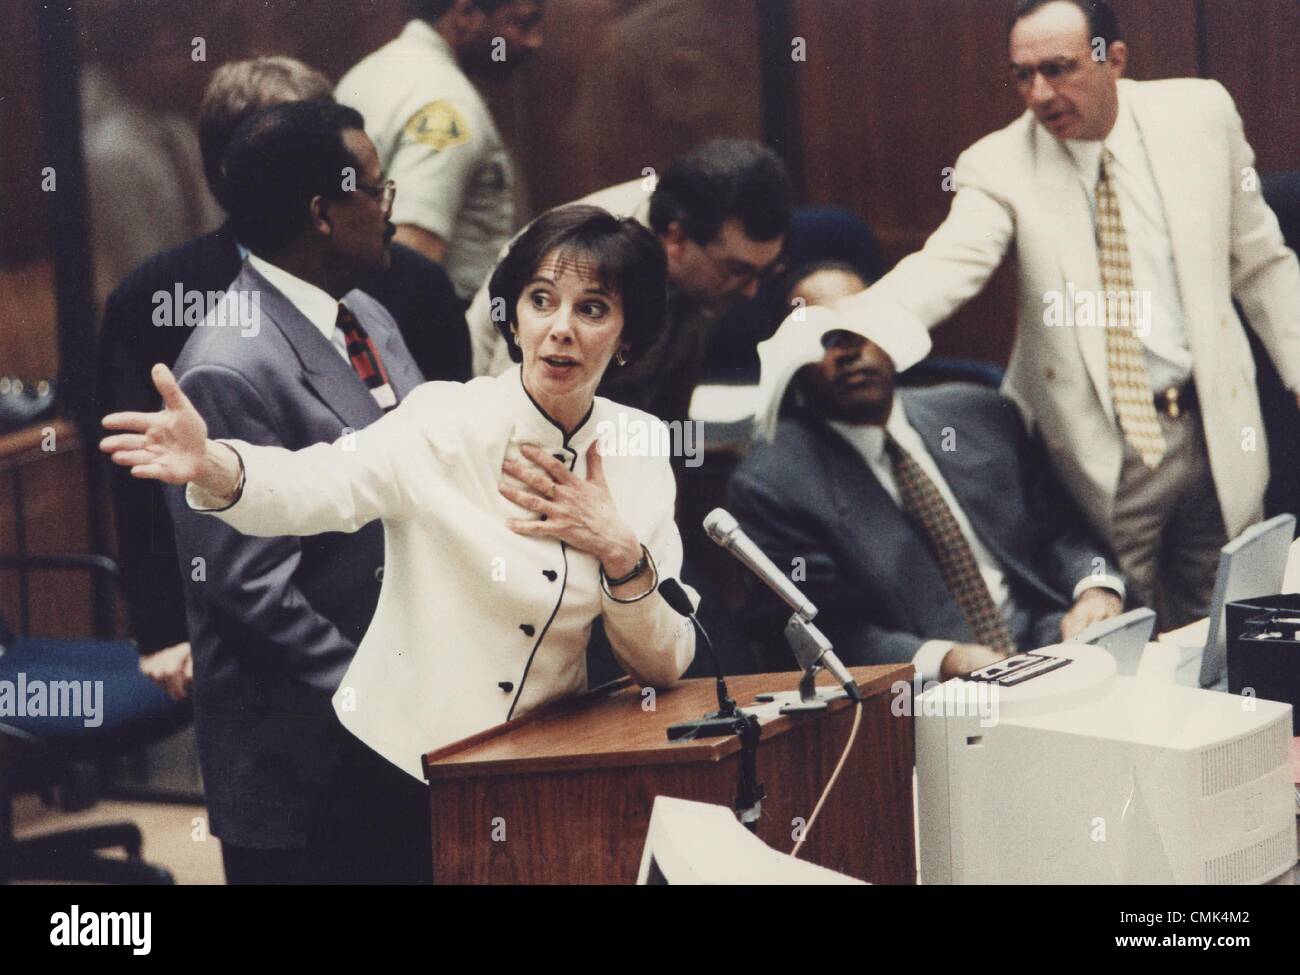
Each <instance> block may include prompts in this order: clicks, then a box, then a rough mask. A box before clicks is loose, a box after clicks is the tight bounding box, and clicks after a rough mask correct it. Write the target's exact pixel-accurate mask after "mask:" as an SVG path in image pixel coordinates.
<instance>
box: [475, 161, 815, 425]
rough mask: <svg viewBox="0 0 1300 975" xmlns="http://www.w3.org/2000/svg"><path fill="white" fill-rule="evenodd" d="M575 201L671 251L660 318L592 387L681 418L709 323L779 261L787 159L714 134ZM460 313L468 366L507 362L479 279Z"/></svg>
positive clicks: (785, 223)
mask: <svg viewBox="0 0 1300 975" xmlns="http://www.w3.org/2000/svg"><path fill="white" fill-rule="evenodd" d="M578 202H580V203H587V204H592V205H594V206H600V207H604V208H605V209H606V210H608V211H609V212H610V213H613V214H614V215H615V216H621V217H632V218H633V219H635V220H638V221H639V222H640V223H642V224H644V225H645V226H647V227H649V228H650V229H651V230H653V231H654V233H655V236H656V237H658V238H659V241H660V243H661V244H662V245H663V249H664V256H665V257H666V258H667V260H668V322H667V326H666V327H665V329H664V331H663V333H662V334H661V336H660V338H659V340H658V341H657V342H656V343H655V345H654V346H653V347H652V348H651V349H649V350H648V351H647V352H646V353H645V354H644V355H642V356H640V357H639V358H638V359H637V361H636V362H635V363H632V364H630V365H628V366H626V367H618V366H611V367H610V369H609V371H608V372H607V373H606V374H605V378H604V380H603V381H602V382H601V387H600V390H599V394H600V395H601V396H607V397H609V398H610V399H613V400H615V401H616V402H619V403H625V404H627V405H630V406H635V407H637V408H638V409H642V410H645V411H647V412H649V413H652V414H654V415H655V416H657V417H660V418H661V419H664V420H678V419H686V417H687V411H688V409H689V407H690V402H691V394H692V393H693V392H694V391H695V385H696V383H697V382H698V381H699V376H700V371H701V369H702V367H703V362H704V355H705V351H706V342H707V339H708V336H709V331H710V329H711V327H712V325H713V323H714V322H716V321H717V319H718V316H719V315H720V314H721V313H722V312H723V311H725V310H726V309H727V308H729V307H730V306H731V305H732V304H733V303H734V302H736V301H737V300H739V299H740V298H752V297H753V296H754V295H755V294H757V292H758V286H759V282H760V281H761V280H762V279H763V278H765V277H768V276H771V275H773V274H774V273H777V272H779V270H780V262H781V259H782V256H783V252H784V247H785V238H786V234H787V232H788V230H789V226H790V186H789V182H788V180H787V178H786V173H785V166H784V164H783V163H782V162H781V160H780V158H779V157H778V156H777V155H776V154H775V153H774V152H772V150H770V149H767V148H765V147H764V146H761V145H759V144H758V143H756V142H750V141H748V140H744V139H714V140H711V141H709V142H706V143H704V144H703V145H701V146H698V147H697V148H695V149H693V150H691V151H690V152H688V153H686V154H685V155H683V156H681V157H679V158H678V159H676V160H674V161H673V163H672V164H671V165H670V166H669V167H668V169H667V170H666V171H665V172H664V174H663V177H662V178H661V179H659V180H658V181H656V180H655V177H654V175H653V174H651V175H648V176H646V177H645V178H639V179H635V180H631V181H630V182H627V183H621V184H619V185H617V186H612V187H608V188H606V189H604V190H600V191H599V192H597V193H593V194H591V195H590V196H587V197H584V198H583V199H582V200H580V201H578ZM466 318H467V320H468V322H469V329H470V335H471V339H472V341H473V343H474V372H475V374H476V375H484V374H488V375H496V374H497V373H499V372H501V371H503V370H504V369H505V368H507V367H508V366H509V365H510V356H509V353H508V352H507V350H506V347H505V342H504V341H503V340H502V338H501V333H500V331H499V330H498V329H497V327H496V325H495V324H494V318H493V314H492V309H491V307H490V300H489V298H488V294H487V284H486V283H484V285H483V287H482V288H481V289H480V290H479V293H478V294H477V295H476V296H475V298H474V301H473V303H472V304H471V306H470V309H469V311H468V312H467V314H466Z"/></svg>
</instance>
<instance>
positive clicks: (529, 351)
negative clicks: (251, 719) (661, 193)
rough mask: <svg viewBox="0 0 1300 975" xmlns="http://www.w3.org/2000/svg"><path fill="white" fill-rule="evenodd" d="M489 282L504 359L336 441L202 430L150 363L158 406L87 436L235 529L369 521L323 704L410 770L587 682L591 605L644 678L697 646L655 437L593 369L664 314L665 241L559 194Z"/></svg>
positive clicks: (163, 371) (622, 352)
mask: <svg viewBox="0 0 1300 975" xmlns="http://www.w3.org/2000/svg"><path fill="white" fill-rule="evenodd" d="M491 293H492V297H493V308H494V311H495V310H498V309H499V311H500V314H499V315H498V316H497V317H498V320H499V323H500V326H501V328H502V330H503V331H504V332H506V333H507V339H508V340H509V341H510V342H511V353H512V357H513V358H515V361H516V362H519V363H520V365H518V366H517V367H515V368H513V369H510V370H508V371H507V372H505V373H503V374H502V375H500V376H498V377H496V378H479V379H475V380H473V381H472V382H470V383H467V384H458V383H445V382H436V383H426V384H425V385H423V386H420V387H418V388H417V389H416V390H415V391H413V392H412V393H411V394H410V395H409V396H408V397H407V398H406V399H405V400H404V401H403V402H402V403H401V404H400V405H399V406H398V407H397V408H396V409H394V410H392V411H391V412H390V413H389V414H388V415H387V416H385V417H383V418H382V419H381V420H379V421H377V422H376V423H374V424H373V425H371V426H370V427H368V428H366V429H365V430H362V431H360V432H358V433H355V434H348V435H346V436H344V437H342V438H340V439H339V440H337V441H335V442H334V443H333V444H325V443H321V444H316V445H314V446H312V447H308V448H306V449H304V450H298V451H289V450H285V449H283V448H280V447H258V446H254V445H251V444H247V443H244V442H242V441H230V442H226V441H211V440H208V439H207V428H206V425H205V424H204V421H203V419H202V417H200V416H199V414H198V413H197V411H195V409H194V407H193V406H192V405H191V404H190V403H189V401H188V399H187V398H186V397H185V394H184V393H183V392H181V390H180V388H179V387H178V386H177V384H176V382H175V380H174V378H173V377H172V375H171V373H170V372H169V371H168V370H167V368H166V367H165V366H163V365H158V366H155V367H154V382H155V384H156V385H157V387H158V390H159V392H160V393H161V394H162V396H163V402H164V409H163V411H162V412H160V413H152V414H142V413H119V414H113V415H111V416H108V417H105V419H104V426H105V427H107V428H108V429H110V430H115V431H120V432H118V433H116V434H114V435H112V436H109V437H107V438H105V440H104V441H103V443H102V447H103V449H104V450H105V451H106V452H107V453H110V454H111V455H112V459H113V461H114V463H117V464H122V465H126V466H129V467H131V468H132V474H133V475H135V476H137V477H148V478H156V479H158V480H161V481H165V482H168V483H171V484H186V485H188V486H187V489H186V499H187V502H188V503H189V504H190V506H191V507H192V508H195V509H196V510H204V511H210V512H211V513H212V514H213V515H214V516H215V517H218V518H221V519H223V520H224V521H226V522H227V523H228V524H230V525H231V526H233V527H234V528H236V529H238V530H239V531H241V532H244V533H246V534H252V535H288V534H293V535H313V534H317V533H320V532H329V531H355V530H357V529H358V528H360V527H361V526H362V525H364V524H366V523H367V522H369V521H372V520H374V519H376V518H379V519H382V520H383V524H384V532H385V549H386V556H385V569H384V578H383V586H382V590H381V593H380V597H379V605H378V608H377V609H376V611H375V616H374V619H373V620H372V621H371V624H370V628H369V629H368V630H367V632H366V635H365V638H364V639H363V640H362V641H361V645H360V647H359V648H358V650H357V654H356V657H355V658H354V659H353V662H352V664H351V666H350V668H349V669H348V672H347V674H346V675H345V676H344V678H343V682H342V684H341V685H340V687H339V689H338V691H337V692H336V694H335V696H334V706H335V709H336V711H337V712H338V715H339V719H340V720H341V721H342V723H343V724H344V725H345V726H346V727H347V728H348V729H349V730H351V731H352V733H353V734H355V735H356V736H357V737H358V738H360V739H361V740H362V741H364V742H365V743H366V744H367V745H369V746H370V747H371V748H373V749H374V750H375V751H377V752H379V753H380V754H381V755H383V756H384V757H385V758H387V759H388V760H389V761H391V762H393V763H394V764H395V765H397V766H398V767H400V768H402V769H405V770H406V771H408V772H410V773H411V774H412V775H414V776H416V777H417V778H422V766H421V757H422V755H424V754H425V753H426V752H428V751H430V750H432V749H434V748H437V747H440V746H442V745H445V744H447V743H449V742H452V741H455V740H457V739H460V738H463V737H466V736H468V735H471V734H473V733H475V732H478V731H481V730H483V729H484V728H488V727H490V726H492V725H494V724H497V723H499V722H502V721H506V720H508V719H510V718H511V717H514V716H518V715H520V714H522V713H524V712H526V711H528V710H530V709H532V708H535V707H537V706H538V705H540V704H543V703H546V702H548V701H551V700H554V699H557V698H560V697H563V696H565V695H569V694H573V693H577V692H579V691H581V690H583V689H584V688H585V687H586V656H585V652H586V646H587V640H588V636H589V634H590V632H591V626H592V623H593V622H594V621H595V619H596V618H597V617H598V616H599V617H602V618H603V619H604V624H605V630H606V633H607V634H608V636H609V640H610V643H611V645H612V646H613V649H614V652H615V654H616V655H617V656H618V657H619V659H620V662H621V663H622V664H623V665H624V666H626V668H627V669H628V671H629V672H630V673H631V674H632V675H633V676H634V677H635V678H636V679H637V680H638V681H639V682H641V683H642V684H645V685H651V686H664V685H667V684H670V683H672V682H673V681H674V680H676V679H677V678H678V677H680V676H681V674H682V672H683V671H684V670H685V669H686V667H687V665H688V664H689V663H690V661H691V658H692V656H693V654H694V648H695V642H694V633H693V631H692V629H691V626H690V624H689V622H688V621H686V620H685V619H683V618H681V617H680V616H677V615H676V614H675V613H674V612H673V610H672V609H671V608H670V607H669V606H668V605H667V603H666V602H665V601H664V600H663V598H662V596H660V595H659V593H658V592H657V584H658V581H659V579H661V578H668V577H671V576H676V575H677V574H678V572H679V571H680V568H681V558H682V555H681V539H680V536H679V534H678V531H677V526H676V524H675V523H674V521H673V504H674V495H675V488H674V481H673V475H672V472H671V469H670V467H669V463H668V458H667V457H666V456H663V454H662V451H656V450H655V449H654V448H655V446H656V445H661V444H667V443H669V442H670V438H667V437H665V436H663V435H662V434H663V431H662V429H654V428H655V427H658V426H659V421H658V420H656V419H655V418H654V417H652V416H650V415H649V414H646V413H642V412H640V411H638V410H633V409H630V408H627V407H622V406H619V405H618V404H616V403H613V402H610V401H609V400H606V399H604V398H600V397H596V396H595V391H596V387H597V385H598V384H599V382H600V379H601V376H602V375H603V374H604V372H605V369H606V367H607V366H609V367H611V368H618V367H619V365H621V364H622V363H624V362H626V361H630V359H631V358H633V357H634V356H635V355H636V354H637V353H638V352H640V351H643V350H644V349H645V348H646V347H647V346H648V345H649V344H650V343H651V342H653V341H654V339H655V338H656V336H657V334H658V333H659V330H660V329H661V328H662V323H663V316H664V302H665V268H664V256H663V249H662V248H661V247H660V246H659V244H658V242H657V241H656V240H655V239H654V238H653V236H651V235H650V233H649V232H648V231H647V230H645V229H644V228H642V227H641V226H639V225H638V224H636V223H635V222H634V221H631V220H620V219H616V218H615V217H613V216H611V215H610V214H608V213H606V212H605V211H604V210H600V209H599V208H596V207H585V206H571V207H563V208H561V209H558V210H554V211H551V212H550V213H548V214H546V215H544V216H543V217H541V218H539V219H538V220H537V221H536V222H535V223H534V224H533V225H532V226H531V227H530V228H529V229H528V230H527V231H525V232H524V233H523V234H522V235H521V236H520V237H519V238H518V240H517V241H516V242H515V243H514V245H513V246H512V247H511V249H510V251H509V253H508V254H507V255H506V256H505V257H504V258H503V259H502V261H501V264H500V265H499V266H498V268H497V269H496V271H495V273H494V274H493V276H492V283H491ZM611 360H614V361H615V362H616V363H618V365H614V366H610V361H611ZM629 431H631V432H632V435H630V436H629V435H628V432H629ZM637 431H640V432H641V433H642V436H636V433H637ZM615 434H617V435H618V436H617V439H618V440H619V441H621V443H617V444H616V443H615V439H616V437H615ZM620 446H622V447H623V448H625V449H622V450H619V449H617V448H618V447H620ZM628 447H630V448H631V449H626V448H628ZM647 448H649V449H647ZM602 453H603V454H604V456H602ZM692 596H693V594H692Z"/></svg>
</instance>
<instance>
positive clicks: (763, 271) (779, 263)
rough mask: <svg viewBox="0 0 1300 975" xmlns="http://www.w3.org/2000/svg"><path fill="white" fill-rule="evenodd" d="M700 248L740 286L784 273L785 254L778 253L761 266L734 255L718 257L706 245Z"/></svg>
mask: <svg viewBox="0 0 1300 975" xmlns="http://www.w3.org/2000/svg"><path fill="white" fill-rule="evenodd" d="M700 250H702V251H704V254H705V256H706V257H708V259H709V260H710V261H712V262H713V265H714V266H715V267H718V268H721V269H722V272H723V273H724V274H725V275H726V276H727V277H728V279H730V280H732V281H735V282H736V283H737V284H738V285H740V287H742V288H743V287H745V286H746V285H748V284H749V283H750V282H751V281H765V280H768V279H770V278H774V277H778V276H780V275H782V274H784V273H785V271H786V265H785V255H784V254H778V255H777V256H776V257H775V258H773V259H772V260H771V261H770V262H769V263H768V264H766V265H764V266H763V267H755V266H754V265H753V264H750V263H749V262H748V261H741V260H737V259H736V258H734V257H719V256H718V255H716V254H711V253H709V247H708V246H707V245H706V246H704V247H701V248H700Z"/></svg>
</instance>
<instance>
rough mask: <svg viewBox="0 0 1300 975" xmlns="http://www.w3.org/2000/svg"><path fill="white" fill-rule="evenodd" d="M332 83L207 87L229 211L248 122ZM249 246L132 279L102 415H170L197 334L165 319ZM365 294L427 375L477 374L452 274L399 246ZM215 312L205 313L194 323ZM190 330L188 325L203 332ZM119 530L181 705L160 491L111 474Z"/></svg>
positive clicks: (209, 173)
mask: <svg viewBox="0 0 1300 975" xmlns="http://www.w3.org/2000/svg"><path fill="white" fill-rule="evenodd" d="M330 91H331V85H330V82H329V80H328V79H327V78H326V77H325V76H324V75H322V74H320V73H319V72H318V71H315V70H313V69H312V68H309V67H308V66H307V65H305V64H303V63H302V62H300V61H296V60H294V59H293V58H287V57H259V58H253V59H251V60H248V61H235V62H231V63H229V64H225V65H223V66H222V67H220V68H218V69H217V71H216V72H215V73H214V74H213V76H212V80H211V81H210V82H209V83H208V87H207V90H206V92H205V94H204V98H203V106H202V109H201V111H200V118H199V130H200V131H199V134H200V143H201V147H202V151H203V167H204V173H205V175H206V177H207V181H208V186H209V188H210V189H211V190H212V194H213V196H214V197H216V199H217V201H218V202H220V203H221V204H222V207H223V208H225V209H226V210H229V203H228V200H227V199H226V188H225V183H224V179H223V177H222V173H221V158H222V156H223V155H224V154H225V151H226V148H227V146H228V145H229V142H230V138H231V135H232V134H233V133H234V131H235V129H236V128H237V127H238V126H239V123H240V122H242V121H243V120H244V119H245V118H247V117H248V116H250V115H252V114H253V113H254V112H256V111H258V110H259V109H262V108H265V107H267V106H269V105H274V104H278V103H281V102H288V101H307V100H311V99H325V100H331V101H332V100H333V99H332V96H331V94H330ZM245 253H246V251H245V249H244V248H242V247H241V246H240V242H239V241H237V240H236V238H235V233H234V231H233V230H232V229H231V225H230V223H229V222H226V223H225V224H223V225H222V226H221V227H219V228H218V229H217V230H215V231H213V232H212V233H209V234H204V235H203V236H201V237H196V238H194V239H193V240H191V241H188V242H186V243H184V244H182V245H181V246H179V247H176V248H174V249H172V250H169V251H164V252H163V253H161V254H158V255H156V256H154V257H152V258H150V259H149V260H148V261H146V262H145V263H144V264H142V265H141V266H140V267H139V268H137V269H136V270H135V271H133V272H132V273H131V274H130V275H128V276H127V277H126V278H125V279H124V280H123V281H122V283H121V284H120V285H118V287H117V289H116V290H114V291H113V293H112V294H111V295H110V296H109V298H108V301H107V303H106V305H105V308H104V322H103V328H102V330H101V332H100V348H99V361H100V391H99V395H100V412H101V413H108V412H117V411H123V410H138V411H149V412H152V411H154V410H158V409H161V407H162V403H161V400H159V398H158V394H157V392H156V391H155V390H154V386H153V383H152V382H151V381H150V378H149V370H150V368H151V367H152V366H153V364H154V363H156V362H164V363H166V364H167V365H169V366H170V365H172V364H173V363H174V362H175V361H176V358H177V356H179V355H180V352H181V348H182V347H183V346H184V344H185V341H186V339H188V338H189V337H190V336H191V335H192V334H193V333H194V329H193V328H188V327H179V326H181V325H182V323H181V322H177V323H176V325H175V326H173V327H165V326H162V325H161V324H160V323H159V322H158V321H157V318H156V314H157V312H158V308H159V300H158V298H157V297H156V296H158V295H159V294H162V295H163V296H165V297H166V298H168V299H171V298H172V296H174V295H175V294H177V293H178V292H179V293H180V294H181V295H187V294H191V293H201V294H202V295H203V296H204V298H205V299H206V297H207V296H208V295H209V294H212V295H220V294H221V293H223V292H224V291H225V290H226V288H228V287H229V286H230V283H231V281H233V280H234V279H235V275H236V274H238V273H239V267H240V265H241V264H242V263H243V260H244V254H245ZM361 289H362V290H363V291H365V292H366V293H367V294H369V295H371V296H372V297H374V298H376V299H377V300H378V301H379V302H380V304H382V305H383V306H384V307H385V308H386V309H387V310H388V312H389V314H391V315H392V316H393V317H394V319H396V321H397V325H398V328H399V329H400V330H401V333H402V338H403V340H404V341H405V343H406V346H407V348H408V349H409V350H410V353H411V355H412V356H413V357H414V359H415V362H416V364H417V365H418V366H419V367H420V370H421V372H422V373H423V374H424V378H425V379H430V380H433V379H450V380H456V381H463V380H465V379H468V378H469V354H470V353H469V332H468V331H467V329H466V328H465V318H464V314H463V312H462V310H461V306H460V301H459V299H458V298H457V297H456V294H455V292H454V290H453V289H452V286H451V281H450V279H449V278H448V277H447V274H446V272H445V271H443V269H442V268H441V267H440V266H439V265H437V264H434V263H433V262H432V261H430V260H428V259H427V258H425V257H423V256H421V255H420V254H417V253H416V252H415V251H412V250H410V249H409V248H405V247H401V246H396V245H394V246H393V247H392V264H391V266H390V267H388V268H385V269H379V270H375V271H371V272H368V273H367V274H366V275H365V277H364V279H363V281H362V283H361ZM203 311H206V303H205V305H204V307H203V309H202V310H198V309H197V306H196V312H195V316H196V319H197V318H199V317H202V314H203ZM195 323H196V322H191V323H190V324H195ZM110 478H111V480H110V486H111V488H112V494H113V505H114V514H115V516H116V522H117V534H118V541H119V544H118V560H119V562H120V564H121V567H122V589H123V593H124V597H125V602H126V606H127V611H128V613H129V615H130V619H131V628H132V632H133V633H134V635H135V639H136V642H137V643H138V644H139V647H140V653H141V660H140V667H141V670H143V671H144V672H145V673H146V674H148V675H149V676H150V677H151V678H153V679H154V681H155V682H156V683H158V684H159V686H161V687H162V688H163V689H164V690H166V691H167V692H168V693H169V694H171V695H172V697H174V698H177V699H179V698H183V697H185V696H187V695H188V694H189V686H190V680H191V677H192V672H193V671H192V666H193V665H192V661H191V656H190V642H189V634H188V631H187V629H186V625H185V612H184V602H183V597H182V594H181V579H180V576H179V574H178V573H177V571H176V542H175V537H174V533H173V530H172V524H171V519H170V517H169V516H168V514H167V509H166V505H165V503H164V502H163V494H162V490H161V488H160V486H159V485H158V483H157V482H154V481H144V480H139V479H137V478H133V477H131V476H130V474H129V472H127V471H126V470H124V469H122V468H114V469H113V470H112V473H111V475H110Z"/></svg>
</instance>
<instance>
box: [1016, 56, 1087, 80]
mask: <svg viewBox="0 0 1300 975" xmlns="http://www.w3.org/2000/svg"><path fill="white" fill-rule="evenodd" d="M1078 70H1079V59H1078V58H1067V57H1059V58H1052V59H1051V60H1050V61H1044V62H1043V63H1042V64H1013V65H1012V66H1011V78H1012V80H1013V81H1015V83H1016V84H1017V85H1019V86H1020V87H1021V88H1028V87H1029V86H1030V85H1032V84H1033V83H1034V75H1035V74H1041V75H1042V76H1043V80H1044V81H1048V82H1051V81H1056V80H1057V79H1059V78H1068V77H1070V75H1072V74H1074V73H1075V72H1076V71H1078Z"/></svg>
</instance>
